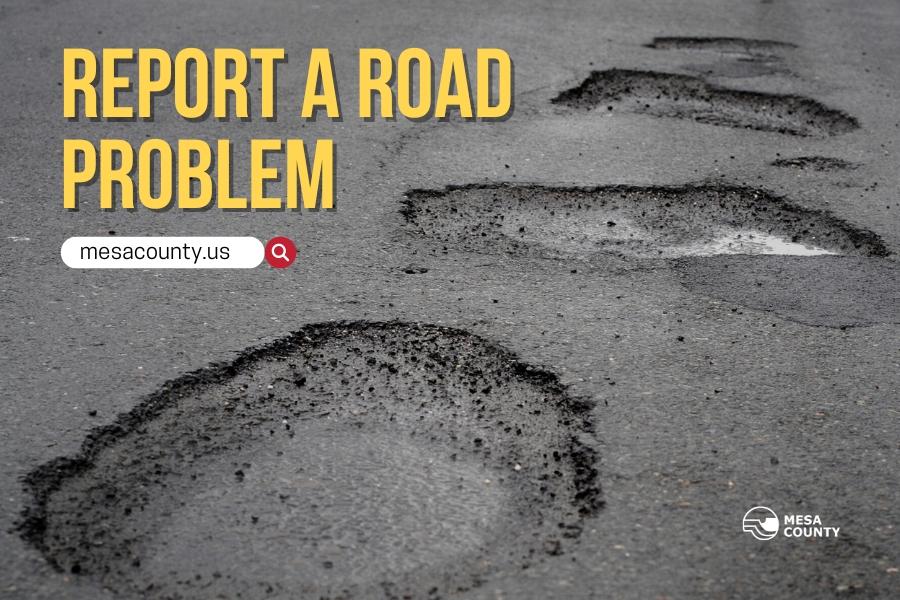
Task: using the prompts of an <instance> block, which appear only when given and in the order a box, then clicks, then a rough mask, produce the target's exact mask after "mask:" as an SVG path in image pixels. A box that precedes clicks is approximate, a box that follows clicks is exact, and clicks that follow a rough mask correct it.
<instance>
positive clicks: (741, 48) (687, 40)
mask: <svg viewBox="0 0 900 600" xmlns="http://www.w3.org/2000/svg"><path fill="white" fill-rule="evenodd" d="M646 47H647V48H654V49H656V50H706V51H710V52H720V53H730V54H747V55H771V54H773V53H774V52H777V51H780V50H789V49H793V48H796V47H797V45H796V44H792V43H790V42H779V41H776V40H758V39H752V38H739V37H655V38H653V41H652V42H651V43H649V44H646Z"/></svg>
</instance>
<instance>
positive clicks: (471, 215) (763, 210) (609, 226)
mask: <svg viewBox="0 0 900 600" xmlns="http://www.w3.org/2000/svg"><path fill="white" fill-rule="evenodd" d="M403 213H404V215H405V217H406V219H407V221H408V223H409V224H410V226H411V227H413V228H414V230H415V231H417V232H420V233H421V234H423V235H425V236H428V237H430V238H433V239H436V240H438V241H440V242H442V243H445V244H452V245H454V246H457V247H461V248H464V249H467V250H471V251H485V252H496V251H501V252H506V253H509V254H518V255H538V256H547V257H572V256H574V257H580V258H590V257H591V256H592V255H595V254H597V253H615V254H619V255H624V256H633V257H640V258H677V257H684V256H714V255H720V254H781V255H798V256H815V255H828V254H837V255H851V256H885V255H887V254H888V251H887V249H886V248H885V246H884V244H883V243H882V242H881V240H880V239H879V238H878V236H876V235H875V234H873V233H872V232H870V231H866V230H862V229H858V228H856V227H854V226H853V225H851V224H849V223H847V222H845V221H842V220H840V219H838V218H837V217H835V216H833V215H831V214H829V213H826V212H823V211H817V210H810V209H806V208H803V207H800V206H798V205H795V204H793V203H791V202H789V201H788V200H786V199H784V198H780V197H777V196H774V195H772V194H771V193H769V192H766V191H764V190H758V189H751V188H743V187H729V186H721V185H688V186H679V187H639V186H600V187H590V188H588V187H584V188H582V187H546V186H541V185H512V184H488V185H469V186H451V187H448V188H445V189H443V190H413V191H410V192H408V193H407V197H406V199H405V201H404V209H403Z"/></svg>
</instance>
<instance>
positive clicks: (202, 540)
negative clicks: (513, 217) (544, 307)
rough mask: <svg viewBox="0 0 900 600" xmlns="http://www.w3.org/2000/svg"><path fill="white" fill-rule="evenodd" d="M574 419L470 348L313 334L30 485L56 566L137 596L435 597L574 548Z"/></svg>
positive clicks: (394, 332)
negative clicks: (567, 548)
mask: <svg viewBox="0 0 900 600" xmlns="http://www.w3.org/2000/svg"><path fill="white" fill-rule="evenodd" d="M591 429H592V428H591V423H590V418H589V411H588V405H587V404H586V403H584V402H582V401H578V400H576V399H573V398H571V397H570V396H568V395H567V393H566V391H565V390H564V388H563V387H562V386H561V385H560V384H559V382H558V381H557V379H556V378H555V376H553V375H552V374H549V373H547V372H544V371H542V370H540V369H537V368H534V367H530V366H528V365H526V364H523V363H522V362H520V361H519V360H517V359H516V357H515V356H514V355H512V354H510V353H509V352H507V351H505V350H503V349H501V348H499V347H497V346H495V345H493V344H491V343H489V342H487V341H485V340H483V339H481V338H479V337H477V336H475V335H472V334H469V333H467V332H464V331H461V330H456V329H449V328H442V327H437V326H426V325H413V324H404V323H365V322H358V323H336V324H323V325H313V326H309V327H306V328H304V329H302V330H300V331H299V332H297V333H295V334H293V335H291V336H289V337H287V338H285V339H282V340H280V341H278V342H275V343H273V344H271V345H269V346H266V347H263V348H260V349H254V350H250V351H247V352H245V353H243V354H242V355H241V356H240V357H239V358H237V359H236V360H235V361H234V362H231V363H228V364H223V365H219V366H215V367H213V368H209V369H204V370H201V371H198V372H196V373H193V374H190V375H187V376H185V377H182V378H180V379H178V380H175V381H173V382H170V383H168V384H166V385H165V386H163V388H162V389H161V390H160V391H159V392H157V393H155V394H154V395H152V396H151V397H150V398H148V399H147V400H146V401H144V402H143V403H142V404H141V405H139V406H138V407H137V408H136V409H134V410H133V411H131V412H130V413H127V414H125V415H123V416H121V417H120V418H119V419H118V420H117V422H116V423H115V424H114V425H112V426H109V427H106V428H103V429H100V430H97V431H95V432H94V433H92V434H91V435H90V436H89V437H88V439H87V441H86V442H85V443H84V445H83V448H82V450H81V452H80V454H78V455H77V456H75V457H73V458H65V459H58V460H56V461H53V462H51V463H49V464H47V465H45V466H43V467H40V468H38V469H37V470H36V471H34V472H33V473H32V474H31V475H30V476H29V477H28V479H27V484H28V486H29V488H30V490H31V491H32V493H33V495H34V504H33V506H31V507H30V508H28V509H27V511H26V513H25V519H24V521H23V524H22V526H21V529H22V533H23V535H24V537H26V539H28V540H30V541H31V542H32V543H34V544H35V545H36V546H37V547H38V548H39V549H40V550H41V551H42V552H43V553H44V555H45V556H46V557H47V559H48V560H49V561H51V563H52V564H54V565H55V566H57V567H58V568H60V569H64V570H65V571H68V572H71V573H76V574H80V575H83V576H86V577H90V578H93V579H95V580H96V581H97V582H98V583H99V584H101V585H103V586H105V587H108V588H110V589H112V590H113V591H115V592H116V593H117V594H119V595H123V596H140V597H148V598H183V597H190V598H218V597H262V596H265V597H270V596H273V597H290V598H295V597H315V598H321V597H342V598H344V597H373V596H406V595H409V596H415V597H428V596H440V595H447V594H450V593H453V592H455V591H458V590H462V589H467V588H470V587H472V586H475V585H477V584H479V583H480V582H482V581H484V580H485V579H486V578H487V577H489V576H490V575H491V573H493V572H495V571H496V570H498V569H504V568H513V569H521V568H523V567H526V566H528V565H529V564H531V563H534V562H535V561H539V560H542V557H543V556H546V555H547V554H553V555H555V554H559V553H560V552H563V551H564V550H565V548H566V546H567V545H569V544H571V543H574V539H576V538H577V537H578V535H579V533H580V531H581V527H582V521H583V519H584V518H586V517H587V516H590V515H592V514H594V513H595V512H596V511H597V510H598V508H599V507H600V504H601V501H600V498H599V486H598V483H597V471H596V470H595V465H594V463H595V453H594V451H593V450H592V449H591V447H590V446H591V445H590V443H588V439H589V437H590V432H591Z"/></svg>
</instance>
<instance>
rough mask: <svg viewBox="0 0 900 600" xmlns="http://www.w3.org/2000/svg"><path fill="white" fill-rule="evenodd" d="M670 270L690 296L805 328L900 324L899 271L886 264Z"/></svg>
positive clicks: (771, 262) (757, 263) (750, 259)
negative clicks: (771, 315)
mask: <svg viewBox="0 0 900 600" xmlns="http://www.w3.org/2000/svg"><path fill="white" fill-rule="evenodd" d="M674 268H675V270H676V272H678V274H679V276H680V278H681V282H682V284H683V285H684V286H685V287H686V288H687V289H689V290H691V291H692V292H695V293H699V294H703V295H706V296H710V297H714V298H719V299H721V300H725V301H726V302H732V303H734V304H739V305H741V306H745V307H748V308H751V309H755V310H763V311H768V312H773V313H775V314H777V315H779V316H781V317H783V318H785V319H788V320H790V321H795V322H798V323H803V324H805V325H814V326H824V327H839V328H841V327H856V326H866V325H876V324H880V323H900V268H898V266H897V264H896V263H895V262H894V261H892V260H886V259H875V258H857V257H846V256H824V257H819V258H815V259H808V258H807V259H798V258H795V257H790V256H785V257H779V258H777V259H776V258H768V259H764V258H762V257H758V256H729V257H716V258H710V259H701V260H679V261H676V262H675V264H674Z"/></svg>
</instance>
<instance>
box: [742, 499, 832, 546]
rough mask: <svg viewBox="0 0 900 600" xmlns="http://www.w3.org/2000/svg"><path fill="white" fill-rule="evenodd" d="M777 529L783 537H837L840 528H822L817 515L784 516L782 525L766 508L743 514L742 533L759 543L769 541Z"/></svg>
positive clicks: (775, 534)
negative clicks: (747, 534)
mask: <svg viewBox="0 0 900 600" xmlns="http://www.w3.org/2000/svg"><path fill="white" fill-rule="evenodd" d="M779 529H780V530H781V531H782V535H783V536H784V537H789V538H820V537H826V538H827V537H837V536H838V532H839V531H840V530H841V528H840V527H823V526H822V519H821V518H820V517H819V515H784V523H780V522H779V521H778V515H776V514H775V511H774V510H772V509H771V508H769V507H767V506H754V507H753V508H751V509H750V510H748V511H747V512H746V514H744V531H745V532H747V533H749V534H750V535H752V536H753V537H755V538H756V539H758V540H760V541H765V540H771V539H772V538H774V537H775V536H777V535H778V531H779Z"/></svg>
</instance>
